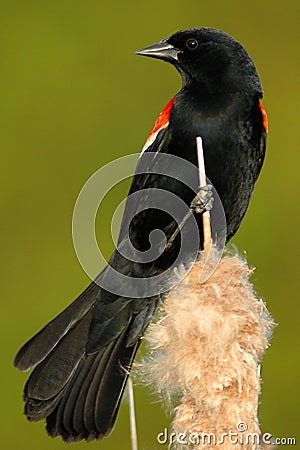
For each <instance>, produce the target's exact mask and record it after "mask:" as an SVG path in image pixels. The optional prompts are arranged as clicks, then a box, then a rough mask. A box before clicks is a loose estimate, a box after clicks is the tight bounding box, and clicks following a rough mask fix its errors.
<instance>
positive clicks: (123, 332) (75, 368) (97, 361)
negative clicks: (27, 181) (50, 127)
mask: <svg viewBox="0 0 300 450" xmlns="http://www.w3.org/2000/svg"><path fill="white" fill-rule="evenodd" d="M137 54H139V55H144V56H149V57H152V58H158V59H161V60H163V61H166V62H169V63H171V64H172V65H173V66H174V67H175V68H176V69H177V70H178V71H179V72H180V74H181V76H182V81H183V85H182V89H181V90H180V92H178V94H176V95H175V97H173V99H172V100H171V101H170V102H169V103H168V105H167V106H166V108H165V109H164V110H163V111H162V113H161V114H160V116H159V118H158V120H157V121H156V123H155V125H154V127H153V129H152V131H151V133H150V136H149V138H148V140H147V142H146V144H145V146H144V149H143V152H142V154H141V157H140V160H139V164H138V169H137V172H136V175H135V176H134V179H133V181H132V185H131V189H130V194H132V193H135V192H138V193H139V194H140V197H139V198H138V199H137V200H135V201H133V202H132V203H130V202H128V204H127V206H126V211H125V215H124V219H123V223H122V226H121V233H120V238H119V245H118V248H117V249H116V251H115V253H114V254H113V256H112V258H111V260H110V262H109V265H108V266H107V267H106V268H105V269H104V270H103V271H102V272H101V274H100V275H99V276H98V278H97V280H96V281H97V282H92V283H91V284H90V286H89V287H88V288H87V289H86V290H85V291H84V292H83V293H82V294H81V295H80V296H79V297H78V298H77V299H76V300H75V301H74V302H73V303H72V304H71V305H70V306H68V308H67V309H65V310H64V311H63V312H62V313H61V314H59V315H58V316H57V317H56V318H55V319H53V320H52V321H51V322H50V323H49V324H48V325H46V326H45V327H44V328H43V329H42V330H41V331H40V332H39V333H38V334H36V335H35V336H34V337H33V338H32V339H31V340H30V341H28V342H27V343H26V344H25V345H24V346H23V347H22V348H21V350H20V351H19V352H18V354H17V356H16V358H15V366H16V367H17V368H18V369H20V370H22V371H27V370H29V369H31V368H33V367H34V370H33V372H32V373H31V375H30V377H29V379H28V381H27V383H26V386H25V390H24V401H25V404H26V406H25V414H26V415H27V417H28V419H29V420H30V421H38V420H42V419H46V421H47V430H48V433H49V434H50V436H52V437H56V436H58V435H61V436H62V438H63V439H64V440H66V441H68V442H72V441H77V440H81V439H86V440H93V439H102V438H103V437H105V436H107V435H108V434H109V433H110V432H111V430H112V428H113V426H114V423H115V420H116V416H117V412H118V409H119V406H120V401H121V397H122V394H123V390H124V387H125V384H126V380H127V378H128V374H129V371H130V368H131V365H132V362H133V359H134V357H135V354H136V351H137V349H138V347H139V344H140V341H141V337H142V336H143V334H144V331H145V329H146V328H147V326H148V324H149V322H150V321H151V319H152V317H153V315H154V313H155V311H156V309H157V307H158V305H159V303H160V301H161V300H162V299H163V295H162V294H161V293H160V290H161V291H163V290H164V291H166V290H168V289H169V286H168V283H167V281H166V284H165V285H163V284H162V285H160V286H157V281H155V278H153V277H155V276H156V275H160V274H163V273H164V271H166V270H168V269H169V268H170V267H172V264H175V266H176V258H177V255H178V252H179V251H180V249H181V244H182V243H184V240H185V241H186V242H187V244H186V246H185V248H184V252H183V259H182V261H183V262H184V263H187V261H188V260H189V258H190V257H191V256H192V254H194V253H195V250H196V251H198V250H199V248H201V244H202V234H201V233H202V230H201V214H200V215H199V214H198V215H197V214H193V212H194V211H193V205H194V203H193V199H194V197H195V195H196V193H195V192H196V191H197V183H198V181H197V177H196V175H195V173H196V172H195V171H194V172H193V171H190V169H189V168H186V167H185V164H184V163H185V162H187V163H192V164H194V165H196V164H197V157H196V137H197V136H202V138H203V142H204V157H205V164H206V172H207V176H208V178H209V180H210V182H211V183H212V185H213V186H214V189H215V190H216V192H217V193H218V195H219V197H220V199H221V202H222V205H223V208H224V212H225V216H226V222H227V231H226V240H227V241H228V240H229V239H230V238H231V237H232V236H233V235H234V234H235V233H236V231H237V230H238V228H239V226H240V223H241V221H242V219H243V216H244V214H245V212H246V209H247V207H248V204H249V201H250V197H251V194H252V191H253V188H254V184H255V182H256V180H257V177H258V175H259V172H260V170H261V167H262V164H263V160H264V154H265V144H266V133H267V116H266V113H265V110H264V108H263V106H262V104H261V103H260V99H261V98H262V96H263V91H262V86H261V83H260V79H259V76H258V73H257V71H256V68H255V66H254V63H253V61H252V59H251V58H250V56H249V55H248V53H247V52H246V50H245V49H244V48H243V46H242V45H241V44H240V43H238V42H237V41H236V40H235V39H234V38H232V37H231V36H229V35H228V34H226V33H224V32H222V31H219V30H215V29H211V28H195V29H189V30H184V31H179V32H177V33H175V34H173V35H172V36H170V37H168V38H166V39H164V40H162V41H160V42H158V43H157V44H154V45H152V46H150V47H147V48H144V49H142V50H139V51H138V52H137ZM170 155H172V156H174V157H179V158H182V159H181V160H180V159H178V158H174V160H173V159H172V158H171V160H170V162H167V163H166V162H165V159H164V157H165V156H168V157H169V156H170ZM178 161H179V165H178ZM180 161H181V163H180ZM161 171H162V172H165V171H167V174H165V173H163V174H160V173H159V172H161ZM140 172H143V173H140ZM188 180H190V182H191V185H190V187H187V186H186V185H185V184H186V183H185V181H188ZM191 186H192V187H191ZM149 188H156V189H159V191H158V193H159V195H158V197H159V196H160V192H161V190H164V191H165V192H167V193H170V194H175V195H174V197H176V198H180V199H182V200H183V202H184V204H185V205H186V207H187V208H189V207H190V206H192V208H191V210H192V214H191V220H188V222H187V223H186V224H185V225H184V226H183V227H182V230H181V231H182V232H181V233H178V235H177V236H176V238H175V239H174V242H173V243H172V245H171V248H170V246H169V248H165V249H164V250H163V251H161V250H159V249H160V248H161V247H160V246H159V245H158V244H159V241H157V242H156V244H155V245H151V242H150V241H149V235H150V233H151V232H152V231H153V230H157V229H160V230H162V231H163V232H164V234H165V236H166V241H167V242H168V241H169V240H170V239H171V236H172V235H173V233H174V231H175V230H176V228H177V227H178V223H176V221H175V220H174V219H173V218H172V217H171V215H170V213H169V212H166V211H163V210H161V209H159V210H158V209H157V208H155V207H153V206H151V204H150V203H149V202H148V203H147V200H148V194H147V191H145V189H149ZM208 192H209V188H208V190H207V192H206V193H208ZM214 192H215V191H214ZM202 194H203V193H202ZM216 195H217V194H216V193H215V194H214V197H215V196H216ZM159 198H160V197H159ZM172 198H173V197H172ZM207 198H209V196H208V197H207ZM162 199H163V197H162ZM203 199H204V200H205V193H204V194H203V195H202V197H201V196H200V199H199V202H200V203H201V201H203ZM172 201H173V200H172V199H171V200H170V205H171V207H172V208H173V207H174V208H175V209H176V205H175V203H174V204H172ZM143 203H145V205H146V206H147V205H148V207H146V209H144V210H143V211H140V212H138V213H137V214H136V215H135V216H134V218H133V219H132V220H129V219H128V217H129V216H130V214H132V213H133V215H134V212H135V211H136V210H137V208H138V207H139V205H141V204H143ZM165 205H166V203H165ZM170 205H169V203H168V206H170ZM166 206H167V205H166ZM210 206H211V205H210ZM206 207H207V205H206V204H205V201H203V205H202V209H201V208H200V209H201V211H203V210H204V209H205V208H206ZM177 209H178V208H177ZM198 209H199V208H198ZM214 210H215V206H214V207H213V209H212V215H213V216H214ZM178 215H179V216H180V217H181V218H183V217H184V215H185V212H184V211H183V212H181V211H179V212H178ZM193 217H195V219H196V222H197V224H198V226H199V233H200V240H199V242H197V246H196V247H197V248H196V249H195V239H194V238H189V236H190V230H191V229H192V228H191V226H192V225H191V223H190V222H192V218H193ZM179 222H180V218H179ZM215 226H216V229H217V231H216V233H217V234H218V233H222V231H223V232H224V227H223V228H222V227H221V228H222V229H221V228H220V229H219V230H218V219H216V225H215ZM128 227H129V234H128V233H127V234H126V229H127V228H128ZM128 236H129V238H130V240H131V242H132V245H133V248H134V251H133V256H135V255H134V252H135V251H136V252H144V253H145V252H146V253H147V252H148V251H149V249H150V253H151V251H152V254H150V257H151V258H150V260H146V259H145V260H141V261H138V260H135V261H134V257H133V258H129V257H127V256H126V255H125V256H124V255H122V252H121V249H122V248H123V247H124V248H125V247H126V245H127V243H128ZM152 244H153V242H152ZM158 250H159V251H158ZM111 268H113V269H115V270H116V271H117V272H119V273H120V274H121V275H124V276H126V277H127V279H129V280H130V279H131V278H132V279H133V282H132V283H131V282H130V281H128V284H126V283H124V284H122V286H121V287H120V286H118V282H117V281H116V282H115V283H114V281H111V284H110V280H111V278H110V277H112V278H113V275H110V274H111V273H112V271H111ZM137 279H147V280H148V284H147V287H145V288H144V289H143V288H140V287H137V288H136V292H135V291H134V290H135V286H136V285H135V280H137ZM107 280H108V281H107ZM152 280H153V282H152ZM151 283H152V284H151ZM110 285H111V289H110V288H107V286H110ZM119 288H120V289H121V290H122V293H121V294H120V293H118V292H119V291H118V289H119Z"/></svg>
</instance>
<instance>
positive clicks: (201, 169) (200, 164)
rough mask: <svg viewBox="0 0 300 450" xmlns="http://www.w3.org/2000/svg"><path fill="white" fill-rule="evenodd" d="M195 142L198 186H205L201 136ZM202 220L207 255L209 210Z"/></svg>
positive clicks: (209, 236)
mask: <svg viewBox="0 0 300 450" xmlns="http://www.w3.org/2000/svg"><path fill="white" fill-rule="evenodd" d="M196 144H197V157H198V171H199V186H200V188H201V187H203V186H205V185H206V184H207V183H206V173H205V163H204V153H203V144H202V138H201V137H200V136H198V137H197V138H196ZM202 221H203V248H204V252H205V255H208V254H209V252H210V249H211V246H212V237H211V223H210V212H209V211H205V212H204V213H203V214H202Z"/></svg>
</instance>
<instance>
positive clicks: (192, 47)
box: [185, 38, 199, 50]
mask: <svg viewBox="0 0 300 450" xmlns="http://www.w3.org/2000/svg"><path fill="white" fill-rule="evenodd" d="M185 46H186V48H188V49H189V50H196V48H198V46H199V42H198V41H197V40H196V39H193V38H192V39H188V40H187V41H186V43H185Z"/></svg>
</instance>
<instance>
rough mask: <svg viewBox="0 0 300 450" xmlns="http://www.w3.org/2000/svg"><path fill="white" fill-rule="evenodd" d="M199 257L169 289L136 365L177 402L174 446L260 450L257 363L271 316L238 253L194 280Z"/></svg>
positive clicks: (265, 343)
mask: <svg viewBox="0 0 300 450" xmlns="http://www.w3.org/2000/svg"><path fill="white" fill-rule="evenodd" d="M204 260H205V258H202V259H201V260H200V261H198V262H196V263H195V264H194V266H193V268H192V270H191V271H190V272H189V274H188V275H187V276H186V278H185V279H184V280H183V281H181V282H180V283H179V284H178V285H177V287H175V288H174V289H173V290H172V291H171V292H170V293H169V294H168V296H167V298H166V300H165V304H164V308H163V311H162V312H161V317H160V319H159V320H158V321H157V322H156V323H153V324H152V325H151V326H150V328H149V331H148V333H147V335H146V339H147V341H148V344H149V347H150V356H149V357H147V358H146V359H145V360H144V361H143V362H142V363H141V364H140V370H142V372H143V375H145V374H146V378H147V382H148V383H150V384H151V385H152V386H154V388H155V391H156V392H158V393H159V395H160V396H161V397H162V398H163V399H165V400H167V401H168V402H170V401H171V402H172V401H173V403H172V404H173V405H175V406H174V419H173V422H172V431H173V433H174V434H173V435H172V440H171V442H172V444H173V446H174V447H175V448H185V449H187V448H196V449H208V448H210V449H211V448H214V449H216V450H221V449H222V450H229V449H230V450H231V449H232V450H233V449H234V450H242V449H243V450H250V449H251V450H253V449H259V448H262V447H261V445H260V444H259V441H260V434H261V432H260V427H259V420H258V416H257V409H258V399H259V393H260V361H261V358H262V355H263V353H264V351H265V350H266V349H267V347H268V345H269V340H270V337H271V334H272V330H273V328H274V321H273V319H272V317H271V316H270V314H269V313H268V311H267V308H266V305H265V303H264V302H263V300H262V299H260V298H258V297H257V295H256V293H255V292H254V289H253V286H252V284H251V282H250V281H249V277H250V276H251V274H252V270H250V269H249V268H248V266H247V264H246V262H245V261H244V260H243V259H242V258H240V257H239V256H237V255H235V256H225V257H223V258H222V259H221V261H220V263H219V265H218V267H217V269H216V270H215V272H214V273H213V275H212V276H211V277H210V278H209V279H208V280H207V281H205V282H204V283H200V282H199V275H200V273H201V271H202V269H203V266H204Z"/></svg>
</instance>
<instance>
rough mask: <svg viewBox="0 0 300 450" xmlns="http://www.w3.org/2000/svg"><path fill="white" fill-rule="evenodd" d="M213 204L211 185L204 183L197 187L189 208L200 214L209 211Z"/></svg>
mask: <svg viewBox="0 0 300 450" xmlns="http://www.w3.org/2000/svg"><path fill="white" fill-rule="evenodd" d="M213 204H214V197H213V192H212V185H211V184H206V185H205V186H202V187H201V188H200V189H199V192H198V194H197V195H196V197H195V198H194V199H193V200H192V202H191V204H190V210H191V211H192V212H193V213H194V212H195V213H197V214H202V213H203V212H205V211H210V210H211V209H212V207H213Z"/></svg>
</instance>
